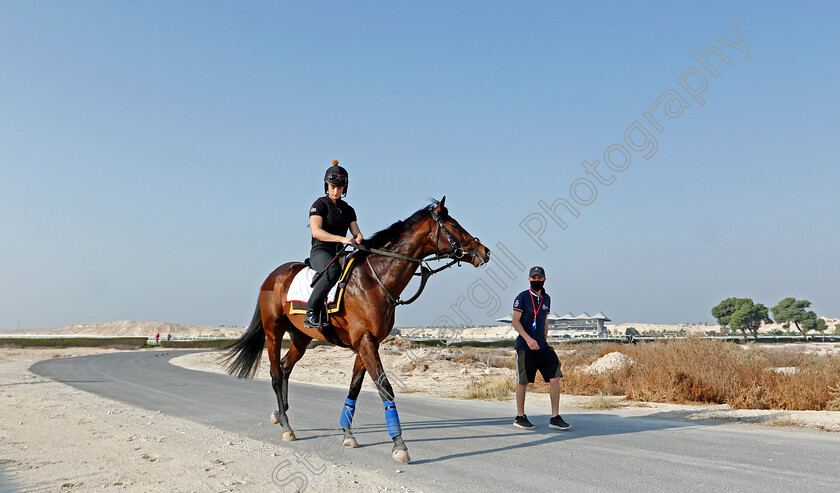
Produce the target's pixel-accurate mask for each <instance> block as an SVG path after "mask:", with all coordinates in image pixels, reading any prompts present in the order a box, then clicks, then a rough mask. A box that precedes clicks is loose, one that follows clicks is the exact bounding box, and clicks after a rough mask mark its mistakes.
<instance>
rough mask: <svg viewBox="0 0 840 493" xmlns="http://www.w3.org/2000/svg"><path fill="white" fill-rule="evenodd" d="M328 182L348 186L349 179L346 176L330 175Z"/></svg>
mask: <svg viewBox="0 0 840 493" xmlns="http://www.w3.org/2000/svg"><path fill="white" fill-rule="evenodd" d="M327 181H329V182H336V183H339V184H341V185H346V184H347V177H346V176H345V175H340V174H338V173H330V174H328V175H327Z"/></svg>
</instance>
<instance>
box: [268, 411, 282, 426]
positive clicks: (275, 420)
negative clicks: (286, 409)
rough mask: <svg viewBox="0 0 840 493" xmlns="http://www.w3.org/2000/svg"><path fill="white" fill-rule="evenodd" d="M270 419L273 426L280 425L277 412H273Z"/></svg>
mask: <svg viewBox="0 0 840 493" xmlns="http://www.w3.org/2000/svg"><path fill="white" fill-rule="evenodd" d="M268 419H270V420H271V423H272V424H275V425H277V424H280V419H279V418H278V417H277V411H272V412H271V416H270V417H269V418H268Z"/></svg>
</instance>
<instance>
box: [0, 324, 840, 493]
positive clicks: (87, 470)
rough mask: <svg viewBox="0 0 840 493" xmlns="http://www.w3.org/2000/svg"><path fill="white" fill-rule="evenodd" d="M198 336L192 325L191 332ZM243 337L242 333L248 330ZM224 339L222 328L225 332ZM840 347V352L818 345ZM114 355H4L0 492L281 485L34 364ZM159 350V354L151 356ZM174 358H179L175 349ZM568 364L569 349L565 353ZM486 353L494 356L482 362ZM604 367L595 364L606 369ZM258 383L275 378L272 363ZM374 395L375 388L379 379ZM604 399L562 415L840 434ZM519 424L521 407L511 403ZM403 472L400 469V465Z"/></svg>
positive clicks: (258, 452)
mask: <svg viewBox="0 0 840 493" xmlns="http://www.w3.org/2000/svg"><path fill="white" fill-rule="evenodd" d="M191 330H193V329H191ZM239 331H241V329H239ZM220 332H222V330H221V329H220ZM815 350H819V351H838V347H837V346H836V345H821V346H819V347H815ZM109 351H115V350H109V349H86V348H79V349H15V348H0V450H2V451H3V452H2V455H0V491H6V490H11V491H73V490H75V491H103V490H105V491H110V490H120V491H249V490H254V489H268V488H276V486H275V485H273V484H272V482H271V472H272V470H274V468H275V467H277V466H278V461H279V459H278V458H277V457H278V456H279V455H280V454H279V451H278V449H277V447H280V446H282V445H278V446H274V445H271V444H268V443H264V442H260V441H257V440H252V439H248V438H244V437H242V436H239V435H236V434H232V433H228V432H224V431H221V430H218V429H216V428H212V427H208V426H205V425H199V424H196V423H193V422H190V421H186V420H183V419H180V418H175V417H171V416H167V415H165V414H162V413H158V412H151V411H147V410H142V409H138V408H133V407H130V406H127V405H124V404H122V403H120V402H116V401H112V400H109V399H105V398H100V397H98V396H95V395H92V394H88V393H85V392H82V391H79V390H76V389H74V388H72V387H69V386H66V385H63V384H59V383H57V382H54V381H52V380H49V379H44V378H42V377H39V376H36V375H34V374H32V373H30V372H29V371H28V368H29V367H30V366H31V365H32V364H33V363H34V362H36V361H40V360H44V359H49V358H65V357H72V356H81V355H89V354H97V353H102V352H109ZM144 351H158V349H144ZM166 351H168V352H172V350H171V349H167V350H166ZM221 354H222V353H221V352H218V351H206V352H199V353H191V354H184V355H183V356H179V357H176V358H174V359H173V360H172V362H173V364H177V365H181V366H184V367H186V368H190V369H194V370H200V371H208V372H222V371H223V369H222V367H221V364H220V361H219V358H220V356H221ZM558 354H559V355H560V359H561V361H562V360H563V354H562V351H558ZM381 355H382V360H383V365H384V367H385V368H386V371H388V374H389V378H390V380H391V383H392V385H393V387H394V389H395V391H396V392H397V399H399V394H400V393H423V394H429V395H435V396H442V397H451V398H463V396H464V393H465V389H466V388H467V386H468V385H469V384H470V383H473V382H480V381H483V380H487V379H493V378H498V377H512V376H513V370H511V369H510V368H505V367H499V366H498V365H497V363H498V362H497V361H494V360H493V359H494V358H496V357H497V356H494V355H493V354H491V353H489V352H488V353H481V352H478V353H475V352H473V353H472V354H470V355H468V356H469V357H465V354H464V353H463V351H462V350H460V349H457V348H443V349H440V348H431V349H428V348H424V349H421V348H418V347H417V346H413V345H407V344H406V343H405V341H401V340H399V339H397V340H395V341H394V342H393V343H391V344H388V345H383V347H382V349H381ZM485 357H486V359H485ZM608 363H609V361H606V360H605V361H596V362H595V363H593V365H598V364H600V365H602V366H604V365H608ZM352 364H353V354H352V353H351V352H350V351H349V350H346V349H341V348H336V347H332V346H318V347H315V348H312V349H310V350H309V351H308V352H307V355H306V356H305V357H304V358H303V359H302V360H301V361H300V362H299V363H298V365H297V366H296V367H295V371H294V373H293V374H292V377H291V380H292V381H299V382H307V383H313V382H317V383H319V384H322V385H330V386H336V387H341V388H346V387H347V386H348V385H349V381H350V373H351V370H352ZM256 378H264V379H267V378H268V361H267V357H264V358H263V361H262V363H261V365H260V370H259V372H258V374H257V377H256ZM365 388H368V389H372V388H373V387H372V385H371V384H370V382H366V384H365ZM594 399H595V398H594V397H589V396H572V395H562V396H561V414H562V413H563V410H567V411H568V410H571V409H574V412H575V413H598V412H609V413H611V414H619V415H625V416H642V415H653V414H656V415H657V416H661V417H667V418H670V419H677V420H698V419H714V420H726V421H729V422H732V423H736V424H737V423H740V424H739V426H767V425H775V426H783V427H785V429H787V430H790V431H791V432H796V430H798V429H800V428H806V429H809V430H822V431H825V432H837V431H840V412H828V411H760V410H733V409H730V408H729V407H728V406H726V405H712V406H689V405H675V404H658V403H640V402H628V401H625V400H624V399H622V398H620V397H609V399H610V400H611V401H612V405H613V406H615V407H613V408H611V409H609V410H607V411H601V410H597V409H589V407H591V404H592V402H593V400H594ZM508 402H509V403H510V407H511V417H512V416H513V414H514V404H513V401H512V399H509V400H508ZM527 404H528V405H529V406H538V407H544V408H548V407H549V402H548V395H547V394H540V393H529V394H528V398H527ZM395 467H398V465H395ZM310 487H311V488H312V490H313V491H334V490H347V491H406V490H405V489H404V487H403V486H402V485H400V484H398V483H394V482H393V480H392V479H389V478H383V477H379V476H377V475H376V474H375V473H371V472H369V471H364V470H361V469H353V470H350V469H348V468H347V467H346V466H343V465H340V464H335V465H333V467H332V469H331V470H330V472H329V473H328V474H323V475H320V476H318V477H317V478H316V482H314V483H313V484H310Z"/></svg>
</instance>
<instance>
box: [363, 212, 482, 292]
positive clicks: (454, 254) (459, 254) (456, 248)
mask: <svg viewBox="0 0 840 493" xmlns="http://www.w3.org/2000/svg"><path fill="white" fill-rule="evenodd" d="M429 214H431V216H432V219H434V221H435V223H437V226H438V227H437V230H436V232H435V250H436V251H435V256H434V257H432V258H430V259H428V260H424V259H420V258H416V257H411V256H408V255H403V254H400V253H396V252H389V251H388V250H380V249H378V248H368V247H366V246H364V245H351V247H355V248H356V249H357V250H360V251H362V252H368V253H373V254H376V255H382V256H383V257H391V258H395V259H399V260H405V261H407V262H417V263H418V264H421V265H420V273H419V274H418V273H416V272H415V273H414V274H413V275H415V276H420V287H418V288H417V292H416V293H414V296H412V297H411V298H409V299H407V300H402V299H400V298H399V297H394V295H392V294H391V292H390V291H389V290H388V288H386V287H385V284H384V283H383V282H382V279H380V278H379V275H378V274H377V273H376V271H375V270H374V269H373V266H372V265H370V256H368V257H367V258H365V260H366V261H367V265H368V268H369V269H370V271H371V273H373V278H374V279H376V282H377V283H379V285H380V286H381V287H382V289H384V290H385V294H387V295H388V298H390V299H391V301H392V302H394V305H397V306H398V305H408V304H410V303H414V302H415V301H416V300H417V298H419V297H420V295H421V294H422V293H423V290H424V289H425V288H426V281H428V280H429V277H431V276H432V274H437V273H438V272H441V271H443V270H445V269H448V268H450V267H452V266H453V265H455V264H459V265H460V263H461V259H462V258H464V255H466V252H465V251H464V245H468V244H470V243H472V242H473V241H474V242H475V245H476V246H475V248H474V249H473V251H472V252H471V253H472V255H473V256H475V254H476V253H477V251H478V245H479V244H480V242H479V240H478V238H475V237H473V239H471V240H470V241H468V242H467V243H461V242H459V241H457V240H456V239H455V235H453V234H452V232H451V231H449V228H447V227H446V225H445V224H443V221H441V220H440V218H439V217H438V215H437V214H435V212H434V211H432V210H430V211H429ZM441 229H443V232H444V235H445V236H446V239H447V240H449V244H450V245H451V246H452V251H451V252H449V253H446V254H443V255H441V254H440V253H439V252H438V251H437V244H438V239H439V238H440V230H441ZM443 259H452V261H451V262H448V263H447V264H446V265H444V266H443V267H438V268H437V269H432V268H431V267H429V266H428V265H429V263H428V262H429V261H433V260H443ZM424 262H425V263H426V265H422V264H423V263H424Z"/></svg>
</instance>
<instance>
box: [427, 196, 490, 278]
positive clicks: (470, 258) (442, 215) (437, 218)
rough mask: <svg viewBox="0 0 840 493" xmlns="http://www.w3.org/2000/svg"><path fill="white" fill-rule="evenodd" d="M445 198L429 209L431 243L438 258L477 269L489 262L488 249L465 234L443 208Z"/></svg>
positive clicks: (473, 237) (444, 207)
mask: <svg viewBox="0 0 840 493" xmlns="http://www.w3.org/2000/svg"><path fill="white" fill-rule="evenodd" d="M445 202H446V196H444V197H443V198H442V199H440V202H438V203H437V204H435V206H434V207H432V208H430V209H429V213H430V215H431V216H432V220H433V224H432V241H433V242H434V247H435V253H436V254H437V255H438V256H439V257H448V258H452V259H458V260H463V261H464V262H469V263H471V264H472V265H474V266H475V267H479V266H481V265H483V264H485V263H487V262H489V261H490V249H489V248H487V247H485V246H484V245H482V244H481V242H480V241H479V240H478V238H476V237H475V236H473V235H471V234H469V233H467V230H465V229H464V228H463V227H461V225H460V224H458V221H456V220H455V219H454V218H452V216H450V215H449V212H448V211H447V210H446V206H445Z"/></svg>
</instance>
